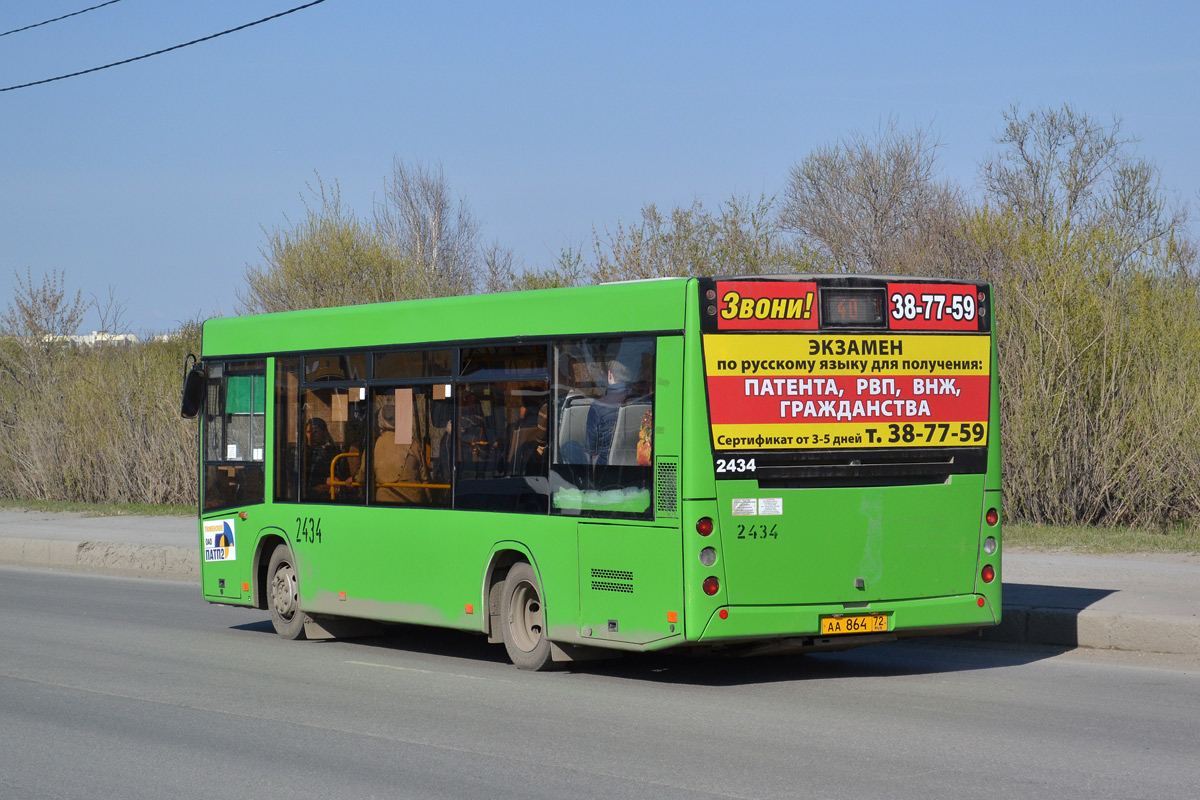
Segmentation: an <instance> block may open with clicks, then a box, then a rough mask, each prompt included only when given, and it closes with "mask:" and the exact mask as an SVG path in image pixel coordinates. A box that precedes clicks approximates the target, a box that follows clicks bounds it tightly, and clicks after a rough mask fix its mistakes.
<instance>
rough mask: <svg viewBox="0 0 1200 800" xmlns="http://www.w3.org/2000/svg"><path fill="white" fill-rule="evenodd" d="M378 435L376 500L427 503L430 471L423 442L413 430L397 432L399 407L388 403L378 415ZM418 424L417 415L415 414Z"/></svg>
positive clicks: (376, 442)
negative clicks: (426, 463) (423, 451)
mask: <svg viewBox="0 0 1200 800" xmlns="http://www.w3.org/2000/svg"><path fill="white" fill-rule="evenodd" d="M377 425H378V430H379V437H378V438H377V439H376V440H375V448H374V450H373V451H372V455H373V456H374V459H373V461H372V463H373V465H374V466H373V470H374V473H375V500H376V501H377V502H380V503H409V504H415V505H427V504H428V503H429V492H428V490H427V488H426V487H425V486H424V484H428V483H429V471H428V469H426V465H425V459H424V458H423V457H422V448H421V444H420V442H419V441H418V438H417V437H416V436H415V435H413V434H414V431H413V430H410V431H409V433H408V435H407V436H405V435H403V432H401V434H400V435H397V433H396V407H395V405H394V404H392V403H387V404H386V405H384V406H383V407H382V408H380V409H379V414H378V416H377ZM413 427H414V428H415V427H416V415H413Z"/></svg>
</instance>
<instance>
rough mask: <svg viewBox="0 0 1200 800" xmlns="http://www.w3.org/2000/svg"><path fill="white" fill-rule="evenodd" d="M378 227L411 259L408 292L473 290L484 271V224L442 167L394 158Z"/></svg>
mask: <svg viewBox="0 0 1200 800" xmlns="http://www.w3.org/2000/svg"><path fill="white" fill-rule="evenodd" d="M375 231H376V233H377V235H378V236H379V237H380V239H381V240H382V241H383V242H384V244H385V246H386V248H387V251H388V254H389V256H390V257H391V258H392V259H394V260H396V261H397V262H399V263H403V264H404V265H405V284H406V285H405V287H404V291H405V293H406V296H408V297H444V296H450V295H462V294H470V293H471V292H473V291H474V290H475V288H476V286H477V285H478V283H479V279H480V273H481V263H480V252H479V241H478V240H479V224H478V223H477V222H476V221H475V220H474V218H473V217H472V216H471V212H470V209H468V208H467V204H466V201H465V200H463V199H461V198H460V199H458V200H457V201H455V200H454V198H453V197H452V196H451V191H450V186H449V184H448V183H447V182H446V178H445V175H443V173H442V168H441V167H440V166H439V167H437V168H436V169H433V168H430V167H426V166H424V165H421V164H417V165H408V164H406V163H404V162H403V161H401V160H400V159H398V158H397V159H395V161H394V162H393V163H392V177H391V179H390V180H389V181H388V183H387V186H386V189H385V191H384V196H383V200H382V201H381V202H379V203H376V205H375Z"/></svg>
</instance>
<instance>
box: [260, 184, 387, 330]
mask: <svg viewBox="0 0 1200 800" xmlns="http://www.w3.org/2000/svg"><path fill="white" fill-rule="evenodd" d="M308 188H309V193H310V195H311V200H312V201H313V202H310V201H309V200H308V199H305V200H304V209H305V214H304V218H303V219H302V220H300V221H299V222H297V223H292V222H291V220H287V222H288V223H289V225H288V227H277V228H275V229H273V230H271V231H269V232H267V231H264V232H265V233H266V235H267V242H266V244H265V245H264V246H263V247H262V248H260V250H259V252H260V254H261V255H262V258H263V265H262V266H249V265H248V266H247V267H246V271H245V273H244V275H245V279H246V286H245V288H244V289H239V290H238V291H237V298H238V301H239V302H240V304H241V310H242V311H243V312H247V313H252V314H254V313H264V312H270V311H289V310H293V309H298V308H323V307H327V306H341V305H352V304H357V303H374V302H381V301H384V300H394V299H398V297H399V296H403V295H404V294H405V292H406V291H407V289H406V284H407V282H408V281H407V275H406V272H407V270H406V265H405V264H404V263H403V262H402V261H400V260H398V259H397V258H395V256H394V254H393V253H392V252H391V251H390V250H389V248H388V247H387V246H386V243H385V242H384V241H383V240H382V239H381V237H379V236H378V235H377V233H376V232H375V231H374V230H373V229H372V228H371V226H370V225H369V224H367V223H365V222H363V221H362V220H361V219H359V218H358V217H357V216H356V215H355V214H354V213H353V212H352V211H350V210H349V209H347V208H346V207H345V206H344V205H343V204H342V197H341V190H340V187H339V186H338V184H337V183H334V184H333V186H331V187H328V188H327V187H326V186H325V184H324V183H323V182H322V181H321V179H320V176H318V177H317V183H316V187H315V188H314V187H313V186H311V185H310V186H309V187H308ZM286 219H287V218H286V217H285V220H286Z"/></svg>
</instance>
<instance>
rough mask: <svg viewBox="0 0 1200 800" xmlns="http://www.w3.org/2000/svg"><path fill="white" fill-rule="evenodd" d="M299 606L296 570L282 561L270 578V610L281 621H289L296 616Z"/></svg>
mask: <svg viewBox="0 0 1200 800" xmlns="http://www.w3.org/2000/svg"><path fill="white" fill-rule="evenodd" d="M299 605H300V595H299V592H298V591H297V590H296V570H295V568H293V567H292V565H291V564H289V563H288V562H286V561H284V562H282V563H281V564H280V565H279V567H278V568H277V569H276V570H275V575H274V576H273V577H272V578H271V608H272V610H274V612H275V613H276V614H277V615H278V616H279V617H280V618H281V619H283V620H290V619H291V618H292V617H294V616H295V615H296V609H297V608H298V607H299Z"/></svg>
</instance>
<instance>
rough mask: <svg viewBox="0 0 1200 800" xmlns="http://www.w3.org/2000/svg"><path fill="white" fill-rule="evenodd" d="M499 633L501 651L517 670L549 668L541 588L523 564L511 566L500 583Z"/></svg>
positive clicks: (548, 651) (531, 570)
mask: <svg viewBox="0 0 1200 800" xmlns="http://www.w3.org/2000/svg"><path fill="white" fill-rule="evenodd" d="M500 629H501V634H502V635H503V637H504V649H505V650H507V651H508V657H509V659H510V660H511V661H512V663H513V664H515V665H517V667H518V668H520V669H530V670H545V669H551V668H553V666H554V662H553V661H552V660H551V658H550V640H549V639H547V638H546V615H545V612H544V609H543V607H542V592H541V588H540V587H539V586H538V580H537V575H536V574H535V573H534V571H533V567H531V566H529V565H528V564H526V563H525V562H523V561H522V562H519V563H517V564H514V565H513V566H512V569H510V570H509V571H508V576H507V577H506V578H505V579H504V591H503V593H502V594H501V595H500Z"/></svg>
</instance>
